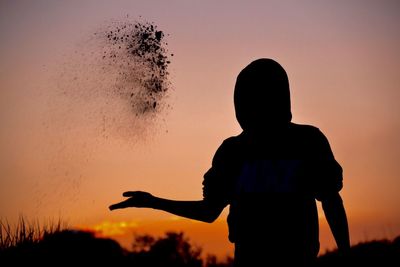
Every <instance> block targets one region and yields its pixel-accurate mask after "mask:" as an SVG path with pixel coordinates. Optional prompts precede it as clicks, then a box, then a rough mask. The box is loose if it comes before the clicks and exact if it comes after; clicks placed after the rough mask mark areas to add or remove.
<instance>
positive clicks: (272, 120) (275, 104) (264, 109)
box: [234, 58, 292, 130]
mask: <svg viewBox="0 0 400 267" xmlns="http://www.w3.org/2000/svg"><path fill="white" fill-rule="evenodd" d="M234 103H235V112H236V118H237V120H238V122H239V124H240V126H241V127H242V129H243V130H265V129H271V128H274V127H277V126H284V125H287V124H288V123H290V121H291V120H292V113H291V111H290V91H289V80H288V77H287V74H286V71H285V70H284V69H283V68H282V66H281V65H280V64H279V63H278V62H276V61H274V60H272V59H267V58H262V59H257V60H255V61H253V62H251V63H250V64H249V65H248V66H246V67H245V68H244V69H243V70H242V71H241V72H240V73H239V75H238V77H237V79H236V85H235V92H234Z"/></svg>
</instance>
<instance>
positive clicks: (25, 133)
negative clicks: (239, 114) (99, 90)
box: [0, 1, 400, 255]
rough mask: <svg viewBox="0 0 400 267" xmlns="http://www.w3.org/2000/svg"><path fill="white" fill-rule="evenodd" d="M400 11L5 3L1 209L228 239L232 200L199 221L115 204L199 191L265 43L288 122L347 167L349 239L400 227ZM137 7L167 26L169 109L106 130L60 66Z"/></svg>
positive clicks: (376, 5) (388, 4)
mask: <svg viewBox="0 0 400 267" xmlns="http://www.w3.org/2000/svg"><path fill="white" fill-rule="evenodd" d="M82 2H83V3H82ZM399 11H400V5H399V4H398V3H397V2H396V1H379V2H378V1H345V2H344V1H343V2H329V3H328V2H327V1H301V2H299V1H246V3H245V4H244V2H242V3H241V2H239V1H198V2H197V3H189V2H188V1H68V2H61V1H59V2H55V1H7V2H6V1H2V2H0V36H1V42H0V58H1V60H0V127H1V128H0V129H1V131H0V146H1V150H0V151H1V152H0V217H1V218H8V219H9V220H11V221H12V220H14V219H15V218H17V217H18V215H19V214H25V215H26V216H27V217H29V218H39V219H44V218H58V217H62V218H63V219H64V220H66V221H67V222H69V224H70V225H72V226H80V227H95V226H96V225H101V224H103V223H104V222H112V223H116V224H117V225H120V222H128V225H129V224H130V223H131V222H133V225H136V224H137V227H135V231H137V232H138V233H140V232H141V231H144V232H146V231H148V232H152V233H156V234H160V233H162V232H164V231H165V230H168V229H169V228H170V230H174V229H176V230H179V229H184V230H185V231H186V232H190V235H191V236H192V237H193V240H195V241H196V240H197V242H199V243H202V245H203V246H205V247H207V245H206V243H207V242H209V245H208V247H207V248H208V250H210V251H218V253H219V254H220V255H222V254H223V251H225V250H226V249H225V248H228V249H227V250H228V251H230V249H231V246H230V245H229V244H228V242H227V240H226V233H224V231H225V230H224V227H225V226H224V223H223V220H224V218H225V217H226V212H224V213H223V215H222V216H221V220H222V221H221V222H218V223H216V224H215V225H207V224H200V225H201V226H197V225H198V224H193V223H192V222H190V221H188V220H179V221H176V220H171V216H170V215H169V214H167V213H164V212H158V211H153V210H145V209H131V210H123V211H115V212H112V213H110V212H109V211H108V210H107V207H108V205H109V204H110V203H113V202H116V201H119V200H120V199H121V197H120V194H121V193H122V192H123V191H125V190H136V189H138V190H148V191H151V192H152V193H153V194H155V195H158V196H161V197H167V198H173V199H200V198H201V196H202V192H201V182H202V176H203V174H204V172H205V171H206V170H207V169H208V168H209V166H210V162H211V159H212V156H213V154H214V152H215V150H216V149H217V147H218V146H219V145H220V144H221V142H222V141H223V140H224V139H225V138H227V137H229V136H232V135H237V134H238V133H240V128H239V125H238V124H237V122H236V120H235V116H234V109H233V86H234V82H235V78H236V75H237V74H238V73H239V71H240V70H241V69H242V68H243V67H244V66H245V65H247V64H248V63H249V62H251V61H252V60H254V59H256V58H260V57H270V58H274V59H276V60H277V61H278V62H280V63H281V64H282V65H283V67H284V68H285V69H286V71H287V72H288V75H289V80H290V85H291V93H292V113H293V121H294V122H298V123H306V124H312V125H315V126H317V127H319V128H320V129H321V130H322V131H323V132H324V133H325V134H326V135H327V137H328V138H329V140H330V143H331V146H332V149H333V151H334V153H335V156H336V158H337V160H338V161H339V162H340V163H341V164H342V166H343V168H344V175H345V177H344V179H345V180H344V189H343V191H342V196H343V198H344V201H345V206H346V209H347V212H348V216H349V223H350V230H351V234H352V242H353V243H356V242H359V241H361V240H365V239H372V238H384V237H387V238H391V237H393V236H395V235H398V234H400V210H399V207H398V203H400V196H399V194H398V190H399V188H400V182H399V173H400V165H399V164H398V159H399V158H400V141H399V138H398V136H400V120H399V114H400V107H399V105H398V100H399V97H400V90H399V88H400V75H399V69H400V53H399V52H398V47H400V33H399V31H398V25H399V15H398V14H399ZM127 14H129V19H133V20H135V19H137V18H139V16H141V17H142V18H143V19H145V20H148V21H153V22H154V23H155V24H157V25H158V26H159V28H160V29H162V30H164V31H165V32H166V33H168V34H169V36H167V41H168V48H169V49H170V51H171V52H173V53H174V57H173V58H172V63H171V65H170V73H171V82H172V85H173V90H171V92H170V95H169V98H168V99H167V101H168V103H169V104H170V105H171V108H170V109H168V110H166V112H165V113H164V114H162V116H161V117H160V119H159V120H158V121H156V125H154V126H153V127H150V128H149V129H148V131H147V132H146V133H143V130H140V131H139V133H138V131H136V132H135V131H133V130H132V131H130V129H124V130H123V131H122V134H121V133H119V134H116V133H115V132H112V131H110V132H109V133H108V135H107V136H104V135H103V134H102V132H101V128H99V127H98V124H96V118H97V117H96V114H95V115H94V114H93V110H95V109H93V106H94V105H95V104H96V103H94V102H93V103H92V102H85V101H82V100H79V99H72V100H71V99H69V100H65V99H60V98H59V97H60V96H59V95H58V94H57V88H59V87H60V86H64V85H63V84H61V85H60V81H61V82H65V80H60V79H59V76H60V71H61V70H62V69H63V67H64V66H65V64H66V62H71V61H76V60H78V61H79V58H77V56H76V53H75V51H78V52H79V51H83V50H84V51H86V52H87V50H88V49H89V50H90V46H88V45H85V44H86V43H85V42H86V40H88V38H89V35H90V34H92V33H93V31H94V29H96V28H97V27H99V25H103V24H104V23H106V22H107V21H109V20H111V19H124V18H126V15H127ZM85 49H86V50H85ZM85 71H87V70H82V71H81V72H80V73H81V74H80V75H82V76H84V75H86V72H85ZM87 75H90V74H87ZM92 79H93V77H92ZM71 101H72V102H71ZM73 101H75V102H73ZM113 112H115V114H118V112H123V110H119V109H118V107H117V108H116V109H115V110H113ZM123 116H125V117H126V116H127V114H121V117H123ZM141 126H143V125H140V124H138V125H135V127H136V128H135V129H137V127H141ZM321 224H322V228H323V230H322V233H321V242H322V248H323V249H324V248H330V247H332V246H333V243H332V238H331V236H330V233H329V231H328V230H327V229H326V226H324V225H325V222H324V218H323V217H321ZM156 229H158V230H156ZM324 229H325V230H324ZM219 230H220V231H219ZM203 232H204V233H203ZM199 233H200V234H199ZM207 233H209V234H207ZM216 233H218V234H216ZM216 237H218V238H217V239H218V240H219V241H213V238H216ZM215 244H220V245H215Z"/></svg>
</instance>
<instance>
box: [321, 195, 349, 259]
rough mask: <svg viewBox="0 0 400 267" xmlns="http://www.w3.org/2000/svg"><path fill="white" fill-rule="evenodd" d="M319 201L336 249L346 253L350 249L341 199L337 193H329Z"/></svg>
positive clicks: (347, 227)
mask: <svg viewBox="0 0 400 267" xmlns="http://www.w3.org/2000/svg"><path fill="white" fill-rule="evenodd" d="M321 202H322V208H323V210H324V213H325V217H326V220H327V221H328V224H329V227H330V228H331V231H332V234H333V236H334V238H335V241H336V244H337V246H338V249H339V251H341V252H344V253H346V252H347V251H348V250H349V249H350V236H349V226H348V223H347V216H346V211H345V209H344V206H343V200H342V198H341V197H340V194H339V193H331V194H329V195H327V196H324V197H323V198H322V199H321Z"/></svg>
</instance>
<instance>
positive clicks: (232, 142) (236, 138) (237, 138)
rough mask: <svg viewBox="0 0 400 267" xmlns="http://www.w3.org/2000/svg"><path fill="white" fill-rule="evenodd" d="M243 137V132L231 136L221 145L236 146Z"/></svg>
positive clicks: (226, 146)
mask: <svg viewBox="0 0 400 267" xmlns="http://www.w3.org/2000/svg"><path fill="white" fill-rule="evenodd" d="M242 139H243V133H241V134H239V135H236V136H230V137H228V138H226V139H225V140H224V141H223V142H222V144H221V147H225V148H232V147H236V146H237V145H238V144H240V143H241V141H242Z"/></svg>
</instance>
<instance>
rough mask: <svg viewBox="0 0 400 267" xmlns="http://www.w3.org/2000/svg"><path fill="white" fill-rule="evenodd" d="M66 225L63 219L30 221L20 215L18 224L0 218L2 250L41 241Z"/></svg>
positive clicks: (0, 248)
mask: <svg viewBox="0 0 400 267" xmlns="http://www.w3.org/2000/svg"><path fill="white" fill-rule="evenodd" d="M64 228H65V226H64V225H63V223H62V222H61V219H58V220H57V221H50V222H49V223H42V224H41V223H39V221H28V220H27V219H26V218H25V217H23V216H20V217H19V219H18V221H17V222H16V224H14V225H11V224H10V223H9V222H8V221H7V220H4V219H0V251H4V250H6V249H11V248H16V247H21V246H24V247H25V246H29V245H34V244H37V243H39V242H40V241H41V240H42V239H43V238H44V237H45V236H46V235H52V234H54V233H57V232H60V231H61V230H63V229H64Z"/></svg>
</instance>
